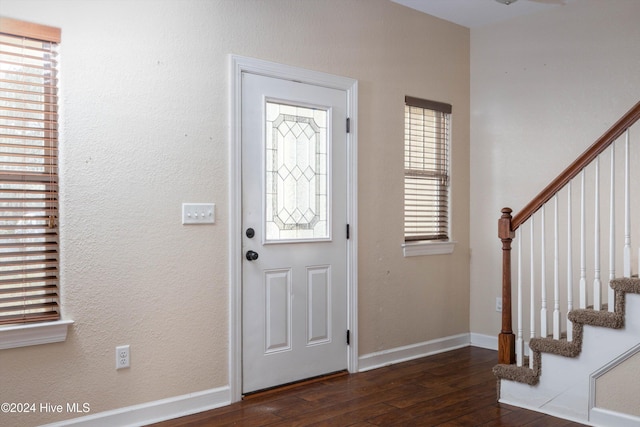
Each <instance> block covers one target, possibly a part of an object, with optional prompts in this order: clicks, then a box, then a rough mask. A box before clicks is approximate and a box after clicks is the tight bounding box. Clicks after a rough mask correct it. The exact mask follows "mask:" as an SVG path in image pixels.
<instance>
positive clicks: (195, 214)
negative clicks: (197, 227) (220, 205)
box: [182, 203, 216, 224]
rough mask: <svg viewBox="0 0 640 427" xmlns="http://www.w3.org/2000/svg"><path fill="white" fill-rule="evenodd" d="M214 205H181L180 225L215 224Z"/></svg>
mask: <svg viewBox="0 0 640 427" xmlns="http://www.w3.org/2000/svg"><path fill="white" fill-rule="evenodd" d="M215 222H216V205H215V203H183V204H182V223H183V224H215Z"/></svg>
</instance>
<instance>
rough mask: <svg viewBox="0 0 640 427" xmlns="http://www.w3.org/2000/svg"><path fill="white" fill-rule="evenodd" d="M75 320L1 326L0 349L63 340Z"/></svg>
mask: <svg viewBox="0 0 640 427" xmlns="http://www.w3.org/2000/svg"><path fill="white" fill-rule="evenodd" d="M72 324H73V320H58V321H55V322H43V323H33V324H30V325H29V324H28V325H15V326H7V327H1V328H0V350H4V349H7V348H17V347H27V346H31V345H39V344H50V343H54V342H63V341H65V340H66V339H67V330H68V327H69V326H71V325H72Z"/></svg>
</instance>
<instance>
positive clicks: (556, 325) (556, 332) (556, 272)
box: [553, 194, 560, 340]
mask: <svg viewBox="0 0 640 427" xmlns="http://www.w3.org/2000/svg"><path fill="white" fill-rule="evenodd" d="M553 204H554V208H553V217H554V225H553V339H554V340H559V339H560V265H559V260H560V258H559V257H560V255H559V252H560V244H559V242H560V238H559V237H560V236H559V235H558V194H556V195H555V196H553Z"/></svg>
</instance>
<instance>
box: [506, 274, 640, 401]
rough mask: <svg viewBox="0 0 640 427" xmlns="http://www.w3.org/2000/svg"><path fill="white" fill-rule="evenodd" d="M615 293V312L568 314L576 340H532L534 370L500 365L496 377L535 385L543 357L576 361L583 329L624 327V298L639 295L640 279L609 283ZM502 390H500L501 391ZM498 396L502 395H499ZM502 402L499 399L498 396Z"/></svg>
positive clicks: (581, 311) (563, 337) (526, 366)
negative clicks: (543, 355) (546, 354)
mask: <svg viewBox="0 0 640 427" xmlns="http://www.w3.org/2000/svg"><path fill="white" fill-rule="evenodd" d="M610 286H611V288H612V289H613V290H614V291H615V307H614V312H609V311H607V310H606V309H603V310H594V309H593V308H587V309H575V310H572V311H571V312H569V315H568V318H569V320H571V322H572V325H573V340H572V341H567V338H566V334H563V336H562V338H561V339H559V340H556V339H553V338H552V337H545V338H531V340H530V341H529V348H530V349H531V353H532V357H533V369H531V368H529V367H528V363H524V366H517V365H515V364H514V365H505V364H499V365H496V366H494V367H493V374H494V375H495V376H496V377H497V378H498V383H499V382H500V380H501V379H504V380H511V381H517V382H520V383H524V384H528V385H536V384H537V383H538V381H539V379H540V372H541V369H542V353H552V354H557V355H560V356H565V357H577V356H578V355H579V354H580V352H581V351H582V336H583V330H584V328H583V326H584V325H590V326H597V327H603V328H611V329H621V328H623V327H624V317H625V305H626V303H625V296H626V294H627V293H634V294H640V279H639V278H637V277H631V278H621V279H614V280H612V281H611V283H610ZM498 390H500V387H498ZM498 395H499V392H498ZM498 398H499V396H498Z"/></svg>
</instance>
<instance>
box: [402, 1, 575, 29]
mask: <svg viewBox="0 0 640 427" xmlns="http://www.w3.org/2000/svg"><path fill="white" fill-rule="evenodd" d="M391 1H393V2H395V3H398V4H401V5H404V6H407V7H410V8H412V9H416V10H419V11H420V12H424V13H427V14H429V15H432V16H436V17H438V18H441V19H444V20H446V21H451V22H454V23H456V24H459V25H462V26H464V27H467V28H478V27H482V26H485V25H489V24H494V23H497V22H501V21H506V20H508V19H511V18H515V17H517V16H523V15H529V14H533V13H538V12H542V11H546V10H550V9H553V8H556V7H560V6H565V5H567V4H568V3H571V2H572V1H574V0H516V1H515V3H511V4H510V5H505V4H501V3H498V2H497V1H496V0H391Z"/></svg>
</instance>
